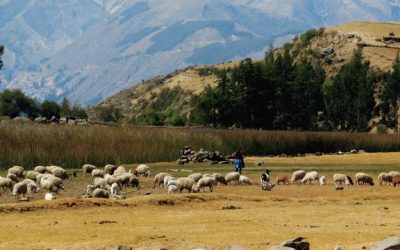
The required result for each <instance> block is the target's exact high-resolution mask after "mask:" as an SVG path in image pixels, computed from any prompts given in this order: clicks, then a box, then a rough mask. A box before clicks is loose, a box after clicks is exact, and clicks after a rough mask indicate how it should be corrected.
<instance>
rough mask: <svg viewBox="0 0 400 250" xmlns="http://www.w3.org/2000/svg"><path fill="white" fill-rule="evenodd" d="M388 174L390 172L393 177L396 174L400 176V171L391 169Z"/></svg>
mask: <svg viewBox="0 0 400 250" xmlns="http://www.w3.org/2000/svg"><path fill="white" fill-rule="evenodd" d="M388 174H389V175H390V176H392V177H395V176H399V175H400V172H399V171H390V172H389V173H388Z"/></svg>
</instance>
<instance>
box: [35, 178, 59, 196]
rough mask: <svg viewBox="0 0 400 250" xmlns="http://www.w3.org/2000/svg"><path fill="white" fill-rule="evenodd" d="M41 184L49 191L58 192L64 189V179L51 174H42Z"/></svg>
mask: <svg viewBox="0 0 400 250" xmlns="http://www.w3.org/2000/svg"><path fill="white" fill-rule="evenodd" d="M38 176H39V175H38ZM39 184H40V186H41V188H42V189H44V190H46V191H49V192H54V193H58V191H59V190H64V185H63V183H62V180H61V179H60V178H58V177H55V176H53V175H50V174H44V175H43V176H41V178H40V182H39Z"/></svg>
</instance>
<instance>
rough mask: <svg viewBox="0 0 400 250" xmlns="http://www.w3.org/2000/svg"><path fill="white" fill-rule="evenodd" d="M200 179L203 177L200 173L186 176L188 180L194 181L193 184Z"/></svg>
mask: <svg viewBox="0 0 400 250" xmlns="http://www.w3.org/2000/svg"><path fill="white" fill-rule="evenodd" d="M201 177H203V174H200V173H194V174H190V175H189V176H188V178H190V179H192V180H194V181H195V182H198V181H199V180H200V179H201Z"/></svg>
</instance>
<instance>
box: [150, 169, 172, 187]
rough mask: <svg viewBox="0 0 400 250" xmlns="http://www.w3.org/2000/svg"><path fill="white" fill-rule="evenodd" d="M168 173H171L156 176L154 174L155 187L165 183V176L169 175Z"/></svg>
mask: <svg viewBox="0 0 400 250" xmlns="http://www.w3.org/2000/svg"><path fill="white" fill-rule="evenodd" d="M168 175H169V174H167V173H158V174H156V176H154V185H153V188H155V187H156V185H157V184H158V187H160V186H161V185H164V178H165V176H168Z"/></svg>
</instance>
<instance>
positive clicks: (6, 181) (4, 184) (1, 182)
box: [0, 176, 15, 192]
mask: <svg viewBox="0 0 400 250" xmlns="http://www.w3.org/2000/svg"><path fill="white" fill-rule="evenodd" d="M14 183H15V182H14V181H12V180H11V179H10V178H4V177H1V176H0V188H1V189H3V191H7V190H9V191H10V192H11V191H12V189H13V187H14Z"/></svg>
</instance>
